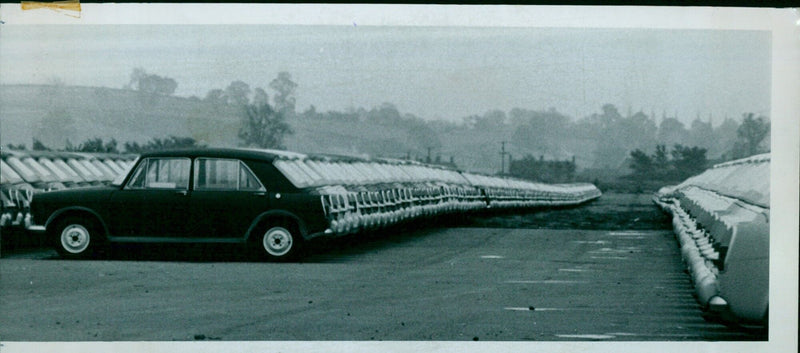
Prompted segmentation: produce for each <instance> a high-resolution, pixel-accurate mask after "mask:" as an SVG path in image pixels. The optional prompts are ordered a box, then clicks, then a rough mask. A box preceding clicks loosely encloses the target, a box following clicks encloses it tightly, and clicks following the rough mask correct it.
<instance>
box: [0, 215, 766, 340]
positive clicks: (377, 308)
mask: <svg viewBox="0 0 800 353" xmlns="http://www.w3.org/2000/svg"><path fill="white" fill-rule="evenodd" d="M600 206H602V204H601V205H600ZM590 207H595V208H596V207H599V206H597V205H595V206H590ZM320 246H321V247H322V249H318V251H316V252H315V254H313V255H311V256H310V257H309V258H307V259H306V261H304V262H302V263H290V264H280V263H262V262H256V261H251V260H249V259H247V258H245V257H242V256H240V252H239V249H238V248H224V249H220V248H210V247H165V246H160V247H153V246H138V247H128V248H116V249H115V250H114V253H113V254H112V255H111V257H110V258H106V259H101V260H83V261H65V260H60V259H57V258H56V256H55V252H54V251H51V250H48V249H42V248H32V249H24V250H16V251H14V252H12V253H8V252H4V253H3V259H1V260H0V312H2V313H3V315H0V337H2V340H5V341H119V340H124V341H141V340H145V341H149V340H155V341H172V340H177V341H194V340H221V341H230V340H281V341H283V340H356V341H370V340H392V341H394V340H401V341H407V340H415V341H418V340H422V341H428V340H436V341H475V340H480V341H581V340H592V341H693V340H700V341H749V340H765V339H766V333H765V332H759V331H747V330H741V329H734V328H729V327H726V326H723V325H720V324H717V323H710V322H706V321H705V320H703V318H702V317H701V311H700V309H699V308H698V307H697V305H696V304H695V302H694V299H693V298H692V294H691V293H692V287H691V284H690V283H689V277H688V275H687V274H685V273H684V272H683V267H682V265H681V262H680V255H679V250H678V247H677V244H676V242H675V239H674V237H673V235H672V233H671V231H669V230H665V229H649V230H646V229H645V230H618V229H603V230H589V229H531V228H502V227H494V228H487V227H446V228H435V227H434V228H427V229H422V230H405V231H396V232H395V233H393V234H389V235H385V236H382V237H377V238H371V239H361V240H358V241H339V242H328V243H324V244H321V245H320Z"/></svg>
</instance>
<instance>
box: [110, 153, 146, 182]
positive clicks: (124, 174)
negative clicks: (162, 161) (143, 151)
mask: <svg viewBox="0 0 800 353" xmlns="http://www.w3.org/2000/svg"><path fill="white" fill-rule="evenodd" d="M138 161H139V157H136V159H135V160H134V161H133V162H131V163H130V164H128V166H127V167H125V171H123V172H122V173H120V174H119V175H117V177H116V178H115V179H114V181H112V182H111V185H114V186H122V183H123V182H124V181H125V177H127V176H128V173H130V172H131V169H132V168H133V166H135V165H136V162H138Z"/></svg>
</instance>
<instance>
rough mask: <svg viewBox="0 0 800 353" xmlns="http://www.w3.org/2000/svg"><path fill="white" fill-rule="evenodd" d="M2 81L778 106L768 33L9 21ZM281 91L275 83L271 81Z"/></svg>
mask: <svg viewBox="0 0 800 353" xmlns="http://www.w3.org/2000/svg"><path fill="white" fill-rule="evenodd" d="M0 53H2V55H0V68H1V70H2V75H0V82H1V83H3V84H19V83H47V82H50V81H51V80H52V79H53V78H59V79H60V80H62V81H64V82H65V83H66V84H68V85H82V86H106V87H113V88H121V87H122V86H123V85H124V84H125V83H127V82H128V80H129V76H130V73H131V71H132V69H133V68H136V67H141V68H144V69H145V70H146V71H147V72H148V73H153V74H158V75H162V76H168V77H172V78H174V79H175V80H176V81H177V82H178V89H177V91H176V95H179V96H190V95H196V96H199V97H204V96H205V94H206V92H208V91H209V90H211V89H214V88H225V87H226V86H227V85H228V84H229V83H230V82H231V81H233V80H242V81H244V82H246V83H248V84H250V86H251V87H264V88H267V86H268V84H269V82H270V81H271V80H272V79H273V78H274V77H276V75H277V73H278V72H280V71H288V72H289V73H291V75H292V77H293V79H294V81H295V82H297V83H298V85H299V86H298V89H297V108H298V110H301V111H302V110H304V109H306V108H307V107H308V106H309V105H312V104H313V105H315V106H316V107H317V110H318V111H325V110H345V109H347V108H348V107H365V108H370V107H373V106H377V105H380V104H381V103H383V102H391V103H394V104H395V105H396V106H397V107H398V109H399V110H400V111H401V112H403V113H411V114H414V115H417V116H419V117H422V118H425V119H446V120H453V121H456V120H460V119H461V118H462V117H464V116H467V115H472V114H483V113H484V112H486V111H488V110H491V109H501V110H505V111H507V110H510V109H512V108H515V107H519V108H525V109H548V108H551V107H553V108H556V109H557V110H559V111H561V112H562V113H564V114H566V115H569V116H572V117H583V116H586V115H589V114H591V113H594V112H599V111H600V107H601V106H602V105H603V104H605V103H611V104H614V105H617V107H618V108H619V110H620V111H621V112H622V113H623V114H625V113H627V111H628V109H632V110H633V111H634V112H636V111H638V110H642V111H644V112H645V113H646V114H648V115H649V114H650V113H651V112H654V113H655V114H656V116H657V117H661V115H662V113H664V112H666V114H667V115H668V116H674V115H676V114H677V116H678V117H679V118H680V119H681V120H682V121H683V122H684V123H686V124H689V123H690V122H691V121H692V120H693V119H694V118H695V117H696V116H697V115H698V114H699V115H700V116H701V117H702V118H703V120H706V119H708V118H709V116H712V117H713V119H714V123H715V125H716V124H719V123H720V122H721V121H722V119H723V118H724V117H726V116H728V117H733V118H737V119H738V118H740V117H741V115H742V113H745V112H755V113H757V114H763V115H768V114H769V109H770V87H771V82H770V77H771V67H770V62H771V38H770V32H768V31H733V30H668V29H667V30H665V29H583V28H562V29H557V28H497V27H496V28H491V27H489V28H485V27H480V28H479V27H386V26H358V25H352V26H276V25H68V26H64V25H49V26H48V25H15V26H3V27H2V30H0ZM268 91H269V90H268Z"/></svg>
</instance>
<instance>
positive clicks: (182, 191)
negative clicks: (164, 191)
mask: <svg viewBox="0 0 800 353" xmlns="http://www.w3.org/2000/svg"><path fill="white" fill-rule="evenodd" d="M175 194H176V195H181V196H186V195H187V194H188V192H187V191H186V190H180V191H175Z"/></svg>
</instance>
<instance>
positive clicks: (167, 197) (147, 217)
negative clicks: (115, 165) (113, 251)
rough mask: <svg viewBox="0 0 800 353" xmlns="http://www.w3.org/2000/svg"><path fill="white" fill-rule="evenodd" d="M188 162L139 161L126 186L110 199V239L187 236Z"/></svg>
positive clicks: (152, 159) (188, 233) (178, 159)
mask: <svg viewBox="0 0 800 353" xmlns="http://www.w3.org/2000/svg"><path fill="white" fill-rule="evenodd" d="M190 170H191V159H189V158H181V157H151V158H146V159H144V160H142V162H141V163H139V166H138V167H137V169H136V170H135V171H134V174H133V176H132V177H131V178H130V179H129V181H128V183H127V184H126V185H125V186H124V187H123V188H122V189H120V190H119V191H117V192H114V194H113V195H112V196H111V208H112V209H113V210H114V211H115V212H112V214H111V216H110V218H111V222H110V225H109V227H110V228H111V229H110V231H111V234H112V236H117V237H159V238H176V237H186V236H188V235H190V231H191V227H190V222H191V220H190V219H189V217H190V212H189V178H190V172H189V171H190Z"/></svg>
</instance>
